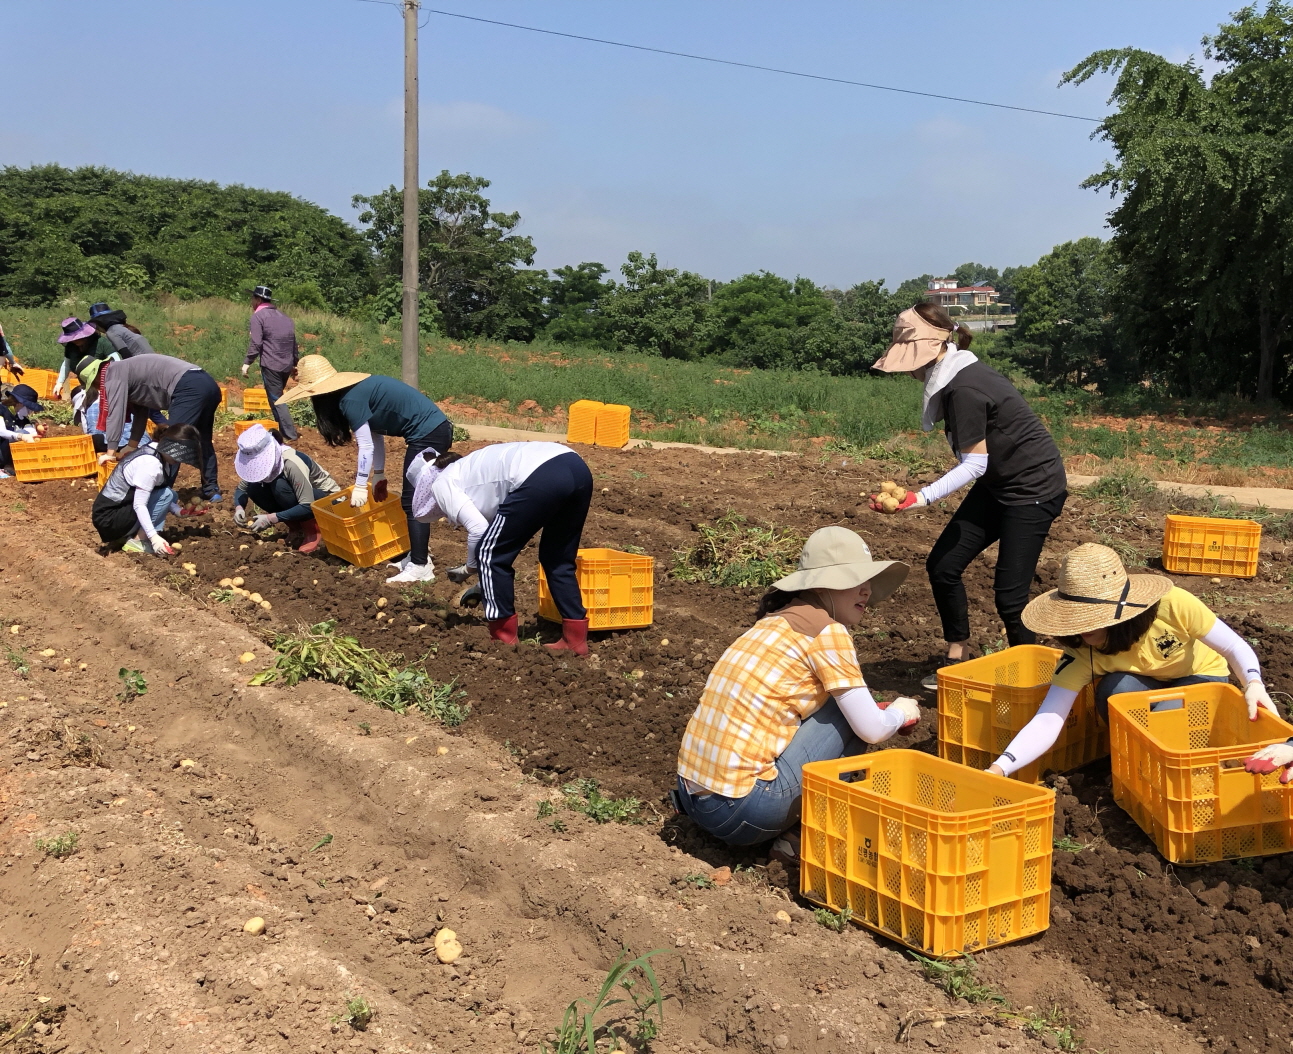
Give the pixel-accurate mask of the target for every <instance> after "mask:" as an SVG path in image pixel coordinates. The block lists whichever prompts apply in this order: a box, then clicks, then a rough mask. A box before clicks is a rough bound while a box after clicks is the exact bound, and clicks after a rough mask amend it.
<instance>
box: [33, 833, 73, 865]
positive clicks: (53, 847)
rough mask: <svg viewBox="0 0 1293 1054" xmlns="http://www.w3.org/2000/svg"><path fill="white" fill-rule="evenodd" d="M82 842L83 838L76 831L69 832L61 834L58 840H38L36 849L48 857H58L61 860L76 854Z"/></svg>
mask: <svg viewBox="0 0 1293 1054" xmlns="http://www.w3.org/2000/svg"><path fill="white" fill-rule="evenodd" d="M80 841H81V836H80V835H79V834H77V833H76V832H75V831H67V832H66V833H64V834H60V835H59V836H58V837H57V838H50V839H48V840H47V839H44V838H37V839H36V848H37V849H39V850H40V851H41V852H42V853H44V854H45V855H46V856H52V857H56V858H57V859H59V860H61V859H63V857H65V856H71V855H72V854H73V853H75V852H76V847H77V844H78V843H79V842H80Z"/></svg>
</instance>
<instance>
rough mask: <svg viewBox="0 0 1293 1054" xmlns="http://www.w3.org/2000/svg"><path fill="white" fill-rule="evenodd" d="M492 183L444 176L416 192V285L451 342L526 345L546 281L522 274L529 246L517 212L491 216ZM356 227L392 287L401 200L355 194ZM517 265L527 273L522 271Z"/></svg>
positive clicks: (392, 192)
mask: <svg viewBox="0 0 1293 1054" xmlns="http://www.w3.org/2000/svg"><path fill="white" fill-rule="evenodd" d="M489 185H490V184H489V180H487V179H482V178H481V177H479V176H473V175H471V174H470V173H466V172H464V173H461V174H459V175H452V174H450V172H449V171H448V170H447V169H446V170H444V171H442V172H440V174H439V175H437V176H436V177H435V178H434V179H432V180H430V181H429V182H428V183H427V185H426V188H425V189H423V190H420V191H419V192H418V281H419V284H420V288H421V289H423V290H425V291H426V292H427V293H429V294H430V295H431V298H432V299H433V300H434V301H435V304H436V307H437V309H438V315H439V322H440V327H441V328H442V329H443V331H444V333H445V334H446V335H448V336H451V337H458V338H463V337H477V336H481V337H493V338H498V339H506V340H529V339H531V338H532V337H533V336H534V332H535V330H536V328H537V327H538V325H539V324H540V323H541V322H542V319H543V300H544V298H545V296H546V293H547V286H546V274H545V273H544V272H542V271H533V270H527V269H526V268H528V267H529V265H530V264H532V263H533V262H534V242H533V241H532V240H531V239H530V238H528V237H526V236H524V235H520V234H514V233H513V231H514V230H515V229H516V227H517V225H518V224H520V222H521V214H520V213H519V212H491V211H490V202H489V199H488V198H486V197H485V196H484V195H483V194H482V193H481V191H483V190H485V189H486V188H487V187H488V186H489ZM353 204H354V206H355V207H356V208H361V209H362V210H363V211H361V212H360V214H359V222H360V223H363V224H366V225H367V227H368V229H367V230H366V231H365V232H364V233H365V236H366V237H367V239H368V241H369V243H370V244H371V245H372V247H373V250H374V251H375V252H376V254H377V258H378V261H379V263H380V267H381V270H382V273H383V274H385V275H387V276H388V278H389V280H394V279H397V278H398V276H399V275H400V274H401V273H402V267H403V263H402V257H403V252H404V193H403V191H401V190H398V189H396V188H395V187H393V186H392V187H388V188H387V189H386V190H383V191H382V192H381V193H379V194H372V195H363V194H357V195H355V197H354V199H353ZM521 265H525V267H522V266H521Z"/></svg>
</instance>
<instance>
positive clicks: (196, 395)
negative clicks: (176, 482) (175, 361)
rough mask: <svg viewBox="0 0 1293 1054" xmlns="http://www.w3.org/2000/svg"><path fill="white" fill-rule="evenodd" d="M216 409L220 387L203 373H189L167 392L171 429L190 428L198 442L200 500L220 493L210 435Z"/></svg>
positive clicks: (213, 448) (218, 405)
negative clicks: (199, 443)
mask: <svg viewBox="0 0 1293 1054" xmlns="http://www.w3.org/2000/svg"><path fill="white" fill-rule="evenodd" d="M219 408H220V385H218V384H216V382H215V381H214V380H213V379H212V377H211V374H209V373H207V371H206V370H189V372H188V373H186V374H184V376H183V377H181V378H180V381H179V383H178V384H177V385H175V391H173V392H171V405H170V411H169V414H170V420H171V424H173V425H192V426H193V427H194V428H196V429H197V430H198V436H199V437H200V438H201V450H200V451H199V453H200V455H201V458H202V497H204V498H213V497H215V495H217V494H219V493H220V480H219V470H218V467H217V464H216V452H215V446H214V445H213V444H212V442H211V431H212V429H213V428H214V427H215V414H216V410H218V409H219Z"/></svg>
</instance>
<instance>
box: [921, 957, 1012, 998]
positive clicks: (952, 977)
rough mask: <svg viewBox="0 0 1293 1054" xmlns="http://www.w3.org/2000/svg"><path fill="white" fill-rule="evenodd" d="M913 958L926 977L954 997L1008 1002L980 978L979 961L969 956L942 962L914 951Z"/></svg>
mask: <svg viewBox="0 0 1293 1054" xmlns="http://www.w3.org/2000/svg"><path fill="white" fill-rule="evenodd" d="M912 958H913V959H915V960H916V961H917V962H918V963H920V966H921V969H922V970H924V972H925V979H926V980H928V981H933V982H934V984H936V985H938V987H939V988H941V989H942V990H943V991H944V992H946V993H947V994H948V995H950V996H951V997H952V998H953V999H964V1000H965V1001H966V1002H967V1003H997V1004H1000V1005H1002V1006H1004V1005H1005V1003H1006V1000H1005V998H1004V997H1003V996H1002V995H1001V994H1000V993H999V992H997V990H996V989H994V988H993V987H992V986H991V985H988V984H984V983H983V981H981V980H979V972H978V971H979V966H978V963H976V962H975V961H974V959H973V958H971V957H969V956H966V957H965V958H964V959H958V960H956V962H942V961H940V960H938V959H926V958H925V957H924V956H923V955H917V954H916V953H915V952H912Z"/></svg>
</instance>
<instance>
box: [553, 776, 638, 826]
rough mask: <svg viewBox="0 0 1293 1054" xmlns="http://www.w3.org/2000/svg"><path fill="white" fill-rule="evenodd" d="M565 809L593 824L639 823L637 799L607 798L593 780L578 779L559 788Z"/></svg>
mask: <svg viewBox="0 0 1293 1054" xmlns="http://www.w3.org/2000/svg"><path fill="white" fill-rule="evenodd" d="M561 793H562V794H563V795H564V796H565V799H566V808H567V809H570V810H572V811H573V812H580V813H583V814H584V815H585V816H587V817H588V818H589V819H590V820H592V821H593V822H594V823H611V822H612V821H613V822H615V823H641V822H642V821H641V819H640V818H639V817H638V815H637V814H638V811H639V810H640V809H641V808H642V803H641V802H640V801H639V800H638V799H637V798H608V797H606V796H605V795H604V794H602V792H601V791H600V790H599V789H598V788H597V781H596V780H594V779H587V778H585V779H578V780H575V781H574V782H573V783H567V784H566V785H565V786H564V787H562V788H561Z"/></svg>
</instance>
